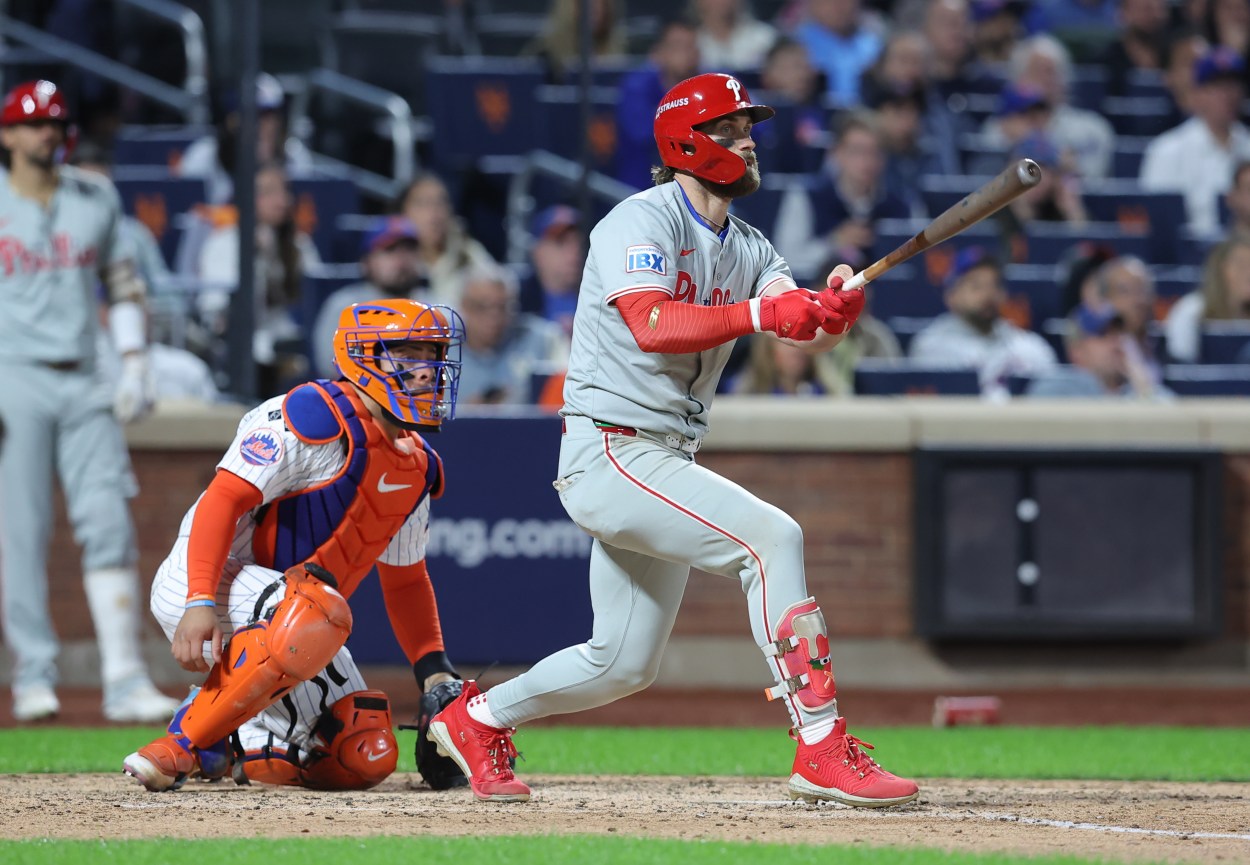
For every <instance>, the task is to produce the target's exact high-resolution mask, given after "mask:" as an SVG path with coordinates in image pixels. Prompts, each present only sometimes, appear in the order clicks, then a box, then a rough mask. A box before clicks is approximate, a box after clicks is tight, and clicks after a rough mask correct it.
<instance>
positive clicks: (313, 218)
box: [290, 177, 360, 261]
mask: <svg viewBox="0 0 1250 865" xmlns="http://www.w3.org/2000/svg"><path fill="white" fill-rule="evenodd" d="M290 185H291V198H292V200H293V201H294V202H295V224H296V225H297V226H298V227H299V229H300V230H301V231H303V232H305V233H306V234H307V235H308V236H309V237H311V238H312V241H313V244H314V245H315V246H316V247H317V251H318V253H320V255H321V257H322V258H323V259H326V260H328V259H330V258H332V257H333V251H334V250H335V248H336V247H335V242H336V236H337V228H336V226H335V219H336V217H337V216H338V214H340V213H355V212H356V211H358V210H360V193H359V191H357V189H356V187H355V185H354V184H353V183H352V182H351V181H349V180H343V179H340V178H307V177H306V178H292V179H291V181H290ZM350 260H351V261H355V257H353V258H352V259H350Z"/></svg>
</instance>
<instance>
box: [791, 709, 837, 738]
mask: <svg viewBox="0 0 1250 865" xmlns="http://www.w3.org/2000/svg"><path fill="white" fill-rule="evenodd" d="M837 720H838V715H837V713H836V712H834V713H832V714H830V715H829V716H828V717H825V718H821V719H820V720H819V721H812V722H811V723H810V724H804V725H803V726H802V727H799V736H801V737H802V738H803V744H804V745H815V744H816V743H817V742H819V741H821V740H822V739H824V738H825V737H826V736H828V735H829V734H830V733H832V732H833V725H834V724H835V723H837Z"/></svg>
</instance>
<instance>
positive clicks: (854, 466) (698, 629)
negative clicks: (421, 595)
mask: <svg viewBox="0 0 1250 865" xmlns="http://www.w3.org/2000/svg"><path fill="white" fill-rule="evenodd" d="M218 456H219V449H216V448H215V449H213V450H212V451H211V452H210V451H207V450H204V451H149V450H140V451H135V452H134V453H133V460H134V465H135V471H136V473H137V475H138V479H139V483H140V486H141V489H142V492H141V493H140V495H139V497H138V498H137V499H136V500H135V501H134V503H133V514H134V517H135V522H136V525H137V526H138V528H139V537H140V554H141V560H140V567H141V569H142V570H141V573H142V575H143V577H142V578H143V580H144V582H145V585H146V584H148V583H150V581H151V578H152V575H153V573H155V570H156V567H157V565H159V564H160V562H161V560H162V559H163V558H164V556H165V554H166V553H167V552H168V550H169V547H170V544H171V543H172V541H173V539H174V538H175V537H176V535H177V532H178V524H179V522H180V520H181V519H182V515H183V513H184V512H185V511H186V508H187V506H188V505H189V504H190V503H191V502H192V501H193V500H194V498H195V497H196V496H197V495H198V494H199V493H200V492H201V491H202V490H203V488H204V487H205V485H207V483H208V481H209V480H210V479H211V477H212V475H213V470H214V466H215V465H216V460H217V459H218ZM700 461H701V462H702V463H703V464H704V465H706V466H707V467H708V468H710V469H712V470H714V471H717V472H719V473H721V474H723V475H724V476H726V477H728V478H730V479H732V480H734V481H736V482H738V483H740V484H742V485H743V486H745V487H746V488H747V489H749V490H751V491H753V492H754V493H755V494H757V495H758V496H760V497H761V498H763V499H764V500H766V501H769V502H772V503H774V504H776V505H777V506H778V507H780V508H782V509H783V510H785V511H787V512H788V513H790V514H791V515H792V516H794V517H795V519H797V520H798V521H799V523H800V524H801V525H802V526H803V527H804V529H805V533H806V545H807V567H808V583H809V586H810V587H811V589H812V592H813V593H814V594H815V595H816V596H817V597H820V598H825V599H832V603H830V602H829V601H826V602H825V612H826V615H827V616H828V617H829V620H830V622H829V624H830V627H831V628H832V629H833V632H834V633H836V634H838V635H839V637H840V638H885V639H902V638H907V637H909V636H910V634H911V630H912V625H911V622H912V615H911V571H912V546H911V534H912V531H911V528H912V471H911V459H910V457H909V456H908V455H907V454H904V453H872V452H857V453H843V454H829V453H811V452H808V453H758V452H754V453H742V452H732V451H718V452H709V453H706V454H704V455H703V456H701V457H700ZM1224 533H1225V551H1224V552H1225V558H1224V573H1225V580H1224V593H1225V594H1224V601H1225V607H1226V616H1227V628H1226V633H1225V637H1226V638H1228V639H1231V640H1243V641H1244V639H1245V638H1246V636H1247V635H1248V634H1250V573H1248V572H1250V455H1241V454H1238V455H1230V456H1226V457H1225V526H1224ZM79 574H80V572H79V559H78V552H77V548H76V547H75V545H74V543H73V539H72V536H71V532H70V530H69V527H68V525H67V523H66V521H65V517H64V511H63V509H61V512H60V515H59V516H58V522H57V528H56V536H55V538H54V541H53V552H52V557H51V580H52V589H51V590H52V597H53V616H54V618H55V621H56V624H57V629H58V632H59V634H60V636H61V638H62V639H63V640H66V641H71V640H81V639H88V638H90V635H91V623H90V619H89V617H88V614H87V608H86V602H85V599H84V597H83V592H82V588H81V580H80V576H79ZM745 621H746V613H745V611H744V609H743V605H742V599H741V596H740V595H739V594H738V593H736V592H726V591H725V590H724V586H723V578H721V577H715V576H710V575H707V574H695V575H694V576H693V577H692V579H691V581H690V584H689V586H688V588H687V590H686V600H685V604H684V605H683V607H682V612H681V615H680V616H679V617H678V621H677V627H676V631H675V633H676V634H678V635H686V636H734V637H738V636H740V635H741V634H742V633H743V628H744V627H745ZM148 627H149V628H150V629H151V633H152V634H153V635H156V634H157V629H156V626H155V624H153V623H151V622H150V621H149V625H148Z"/></svg>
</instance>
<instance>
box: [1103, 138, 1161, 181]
mask: <svg viewBox="0 0 1250 865" xmlns="http://www.w3.org/2000/svg"><path fill="white" fill-rule="evenodd" d="M1153 140H1154V138H1152V137H1151V136H1149V135H1119V136H1116V140H1115V151H1114V152H1113V153H1112V154H1111V176H1112V177H1118V178H1123V179H1126V180H1136V179H1137V178H1138V177H1139V176H1140V175H1141V163H1142V157H1143V156H1144V155H1145V153H1146V147H1147V146H1148V145H1149V144H1150V142H1151V141H1153Z"/></svg>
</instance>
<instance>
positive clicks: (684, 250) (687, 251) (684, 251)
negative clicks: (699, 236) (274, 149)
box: [681, 246, 695, 255]
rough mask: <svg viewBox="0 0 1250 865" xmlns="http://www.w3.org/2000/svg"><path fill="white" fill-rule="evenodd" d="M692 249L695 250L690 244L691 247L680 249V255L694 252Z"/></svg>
mask: <svg viewBox="0 0 1250 865" xmlns="http://www.w3.org/2000/svg"><path fill="white" fill-rule="evenodd" d="M694 250H695V248H694V247H693V246H692V247H690V248H689V249H683V250H682V251H681V254H682V255H689V254H690V253H692V252H694Z"/></svg>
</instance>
